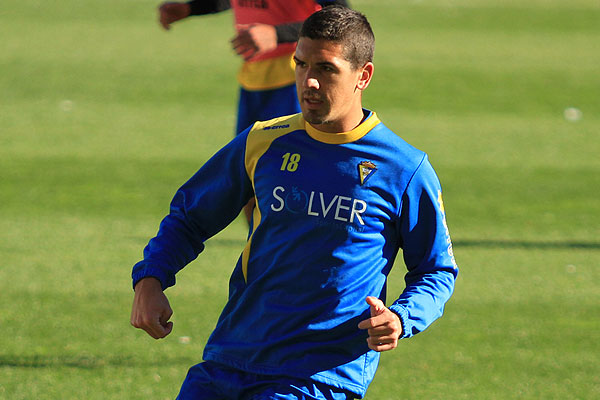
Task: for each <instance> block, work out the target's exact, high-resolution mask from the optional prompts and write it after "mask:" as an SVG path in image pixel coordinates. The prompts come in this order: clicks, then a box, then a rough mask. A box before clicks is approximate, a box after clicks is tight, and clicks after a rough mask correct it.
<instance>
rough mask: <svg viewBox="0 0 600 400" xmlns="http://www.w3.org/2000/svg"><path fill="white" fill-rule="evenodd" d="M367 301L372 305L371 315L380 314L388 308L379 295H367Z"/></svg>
mask: <svg viewBox="0 0 600 400" xmlns="http://www.w3.org/2000/svg"><path fill="white" fill-rule="evenodd" d="M366 302H367V304H368V305H369V307H370V310H371V317H374V316H376V315H379V314H381V313H383V312H384V311H385V310H387V308H386V306H385V304H383V301H381V300H380V299H378V298H377V297H374V296H367V298H366Z"/></svg>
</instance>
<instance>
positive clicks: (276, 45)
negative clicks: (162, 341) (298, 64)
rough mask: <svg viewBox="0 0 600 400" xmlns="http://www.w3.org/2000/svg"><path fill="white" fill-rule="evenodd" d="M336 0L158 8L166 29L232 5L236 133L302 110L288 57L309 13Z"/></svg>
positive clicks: (211, 1) (341, 0)
mask: <svg viewBox="0 0 600 400" xmlns="http://www.w3.org/2000/svg"><path fill="white" fill-rule="evenodd" d="M334 4H337V5H342V6H345V7H347V6H348V3H347V1H345V0H234V1H233V2H230V1H229V0H194V1H190V2H187V3H179V2H167V3H163V4H161V5H160V6H159V8H158V12H159V21H160V24H161V25H162V26H163V28H165V29H167V30H169V29H170V28H171V24H172V23H174V22H176V21H179V20H182V19H185V18H188V17H190V16H195V15H206V14H214V13H219V12H222V11H225V10H228V9H230V8H231V9H232V10H233V15H234V21H235V27H236V35H235V37H234V38H233V39H231V45H232V47H233V49H234V50H235V52H236V53H237V54H238V55H239V56H240V57H242V58H243V60H244V62H243V64H242V67H241V69H240V71H239V73H238V81H239V84H240V92H239V101H238V112H237V123H236V128H235V132H236V134H238V133H240V132H241V131H243V130H244V129H246V128H247V127H249V126H250V125H251V124H253V123H254V122H255V121H266V120H269V119H272V118H275V117H280V116H283V115H290V114H295V113H298V112H300V106H299V105H298V97H297V94H296V85H295V78H294V63H293V59H292V57H293V55H294V51H295V49H296V41H297V40H298V33H299V32H300V28H301V26H302V22H303V21H304V20H305V19H306V18H307V17H308V16H309V15H311V14H312V13H313V12H315V11H318V10H319V9H321V8H322V7H326V6H329V5H334ZM253 207H254V203H253V201H251V202H250V203H248V206H247V207H245V208H244V213H245V215H246V218H247V219H248V221H250V218H251V215H252V208H253Z"/></svg>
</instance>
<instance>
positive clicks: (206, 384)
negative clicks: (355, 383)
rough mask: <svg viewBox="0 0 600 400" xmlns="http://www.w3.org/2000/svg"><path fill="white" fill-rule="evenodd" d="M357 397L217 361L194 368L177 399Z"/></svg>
mask: <svg viewBox="0 0 600 400" xmlns="http://www.w3.org/2000/svg"><path fill="white" fill-rule="evenodd" d="M354 398H355V397H354V395H353V394H352V393H350V392H347V391H344V390H342V389H337V388H334V387H331V386H328V385H325V384H323V383H319V382H313V381H304V380H302V379H296V378H288V377H282V376H270V375H257V374H252V373H248V372H244V371H240V370H237V369H233V368H230V367H227V366H224V365H221V364H217V363H214V362H210V361H207V362H203V363H200V364H198V365H195V366H193V367H192V368H190V370H189V372H188V374H187V377H186V378H185V381H184V382H183V385H182V386H181V391H180V392H179V396H177V400H309V399H310V400H350V399H354Z"/></svg>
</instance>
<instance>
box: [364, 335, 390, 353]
mask: <svg viewBox="0 0 600 400" xmlns="http://www.w3.org/2000/svg"><path fill="white" fill-rule="evenodd" d="M367 345H368V346H369V349H371V350H375V351H377V352H382V351H388V350H392V349H395V348H396V347H397V346H398V341H397V340H396V341H394V340H384V339H381V340H375V339H373V338H369V339H367Z"/></svg>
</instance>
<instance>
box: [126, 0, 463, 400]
mask: <svg viewBox="0 0 600 400" xmlns="http://www.w3.org/2000/svg"><path fill="white" fill-rule="evenodd" d="M373 48H374V37H373V33H372V31H371V28H370V26H369V23H368V21H367V20H366V18H365V17H364V16H363V15H362V14H360V13H358V12H355V11H352V10H349V9H347V8H342V7H329V8H325V9H323V10H321V11H318V12H316V13H315V14H313V15H312V16H310V17H309V18H308V19H307V20H306V22H305V23H304V25H303V27H302V30H301V34H300V39H299V41H298V46H297V49H296V54H295V56H294V59H295V62H296V86H297V89H298V96H299V102H300V106H301V108H302V113H301V114H296V115H291V116H287V117H282V118H277V119H274V120H271V121H267V122H260V123H255V124H254V125H253V126H252V127H250V128H249V129H247V130H245V131H244V132H243V133H241V134H240V135H238V136H237V137H236V138H235V139H234V140H233V141H231V142H230V143H229V144H228V145H227V146H225V147H224V148H223V149H221V150H220V151H219V152H218V153H217V154H216V155H215V156H213V157H212V158H211V159H210V160H209V161H208V162H207V163H206V164H205V165H204V166H203V167H202V168H201V169H200V170H199V171H198V172H197V173H196V174H195V175H194V176H193V177H192V178H191V179H190V180H189V181H188V182H187V183H186V184H184V185H183V186H182V187H181V188H180V189H179V190H178V191H177V193H176V195H175V197H174V199H173V201H172V204H171V212H170V214H169V215H168V216H167V217H165V219H164V220H163V222H162V223H161V227H160V231H159V233H158V235H157V236H156V237H155V238H153V239H152V240H151V241H150V243H149V244H148V246H147V247H146V249H145V251H144V260H143V261H140V262H139V263H137V264H136V265H135V266H134V268H133V283H134V287H135V296H134V304H133V310H132V316H131V323H132V324H133V325H134V326H135V327H138V328H141V329H144V330H145V331H146V332H147V333H148V334H150V335H151V336H152V337H154V338H157V339H158V338H162V337H165V336H167V335H168V334H169V333H170V332H171V330H172V328H173V325H172V323H171V322H169V321H168V320H169V318H170V316H171V314H172V311H171V308H170V306H169V303H168V300H167V298H166V296H165V295H164V293H163V290H164V289H166V288H167V287H169V286H172V285H173V284H174V283H175V273H176V272H177V271H179V270H180V269H181V268H183V267H184V266H185V265H186V264H187V263H189V262H190V261H192V260H193V259H195V258H196V256H197V255H198V254H199V253H200V252H201V251H202V249H203V247H204V245H203V242H204V241H205V240H207V239H208V238H210V237H211V236H213V235H214V234H215V233H217V232H218V231H220V230H221V229H223V227H225V226H226V225H227V224H229V223H230V222H231V221H232V220H233V219H234V218H235V217H236V215H237V213H238V212H239V210H240V208H241V207H242V206H243V205H244V204H245V202H246V201H248V199H249V198H250V197H254V198H255V199H256V208H255V210H254V216H253V226H252V231H251V235H250V237H249V239H248V242H247V245H246V247H245V249H244V250H243V252H242V254H241V256H240V259H239V261H238V263H237V265H236V267H235V269H234V271H233V274H232V276H231V280H230V287H229V300H228V302H227V304H226V306H225V308H224V310H223V312H222V314H221V317H220V318H219V321H218V322H217V326H216V328H215V330H214V331H213V333H212V335H211V336H210V338H209V339H208V343H207V345H206V347H205V351H204V355H203V358H204V360H205V361H204V362H203V363H200V364H198V365H196V366H194V367H192V368H191V369H190V371H189V373H188V376H187V378H186V379H185V381H184V383H183V386H182V388H181V392H180V394H179V399H206V400H208V399H210V400H216V399H248V400H250V399H252V400H258V399H315V398H316V399H352V398H362V396H364V395H365V392H366V390H367V387H368V385H369V383H370V382H371V381H372V379H373V377H374V374H375V370H376V368H377V364H378V360H379V353H380V352H382V351H387V350H391V349H394V348H395V347H396V346H397V345H398V341H399V339H402V338H408V337H411V336H413V335H415V334H417V333H418V332H420V331H422V330H424V329H425V328H426V327H427V326H429V325H430V324H431V323H432V322H433V321H434V320H435V319H437V318H438V317H440V316H441V315H442V312H443V308H444V304H445V303H446V301H447V300H448V299H449V297H450V296H451V294H452V291H453V289H454V281H455V278H456V275H457V273H458V270H457V266H456V263H455V262H454V257H453V255H452V245H451V241H450V236H449V232H448V228H447V225H446V220H445V212H444V208H443V205H442V197H441V188H440V184H439V181H438V179H437V177H436V175H435V173H434V171H433V169H432V167H431V165H430V164H429V161H428V159H427V156H426V155H425V153H423V152H421V151H419V150H417V149H415V148H413V147H411V146H410V145H408V144H407V143H406V142H404V141H403V140H402V139H400V138H399V137H398V136H396V135H395V134H394V133H393V132H392V131H390V130H389V129H388V128H387V127H385V126H384V125H383V124H382V123H381V121H380V120H379V119H378V117H377V115H376V114H375V113H374V112H372V111H369V110H366V109H363V108H362V91H363V90H365V89H366V88H367V86H368V85H369V83H370V81H371V78H372V76H373V71H374V67H373V63H372V59H373ZM399 249H403V257H404V261H405V264H406V267H407V269H408V273H407V274H406V277H405V280H406V288H405V289H404V291H403V292H402V293H401V294H400V296H399V297H398V298H397V299H396V300H395V301H394V302H393V303H392V304H391V305H390V306H389V308H388V307H386V306H385V305H384V301H385V297H386V293H385V292H386V278H387V275H388V274H389V272H390V269H391V268H392V265H393V263H394V259H395V257H396V255H397V253H398V251H399Z"/></svg>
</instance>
